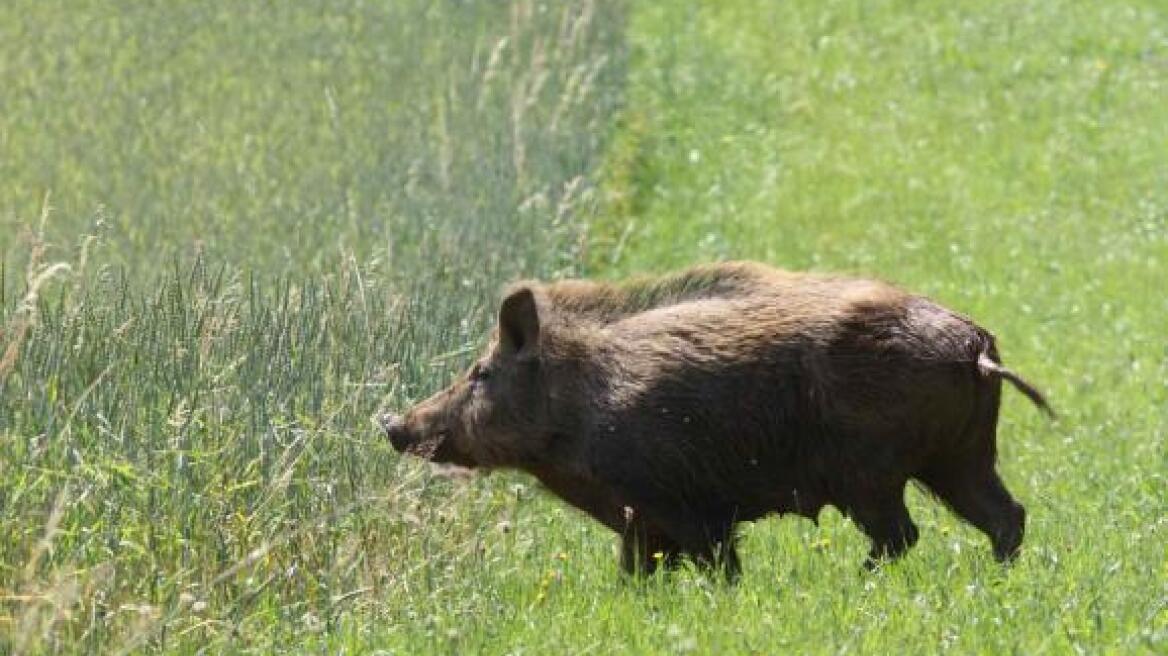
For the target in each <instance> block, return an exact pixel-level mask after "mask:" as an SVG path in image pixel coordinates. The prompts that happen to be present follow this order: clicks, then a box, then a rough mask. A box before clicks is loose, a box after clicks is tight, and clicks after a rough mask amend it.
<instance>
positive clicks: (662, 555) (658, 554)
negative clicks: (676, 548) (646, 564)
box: [653, 551, 665, 562]
mask: <svg viewBox="0 0 1168 656" xmlns="http://www.w3.org/2000/svg"><path fill="white" fill-rule="evenodd" d="M664 559H665V552H664V551H654V552H653V560H656V561H657V562H661V561H662V560H664Z"/></svg>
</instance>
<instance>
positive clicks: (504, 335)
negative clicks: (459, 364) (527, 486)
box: [381, 286, 571, 467]
mask: <svg viewBox="0 0 1168 656" xmlns="http://www.w3.org/2000/svg"><path fill="white" fill-rule="evenodd" d="M542 305H544V301H543V300H541V298H540V293H539V292H538V291H537V290H536V289H535V288H533V287H532V286H518V287H515V288H513V290H512V291H511V292H510V293H508V294H507V295H506V297H505V298H504V300H503V302H502V305H501V306H500V309H499V324H498V327H497V329H496V330H495V332H494V334H493V336H492V339H491V343H490V345H489V346H488V347H487V351H486V353H485V354H484V355H483V356H481V357H480V358H479V359H478V360H477V361H476V362H475V363H474V364H473V366H471V367H470V369H469V370H468V371H467V372H466V373H464V374H463V375H461V376H460V377H459V378H458V379H457V380H455V381H454V383H453V384H451V385H450V386H449V387H447V388H446V389H445V390H443V391H441V392H438V393H437V394H435V395H434V396H432V397H430V398H428V399H426V400H425V401H422V402H421V403H419V404H417V405H416V406H414V407H413V408H411V409H410V410H408V411H407V412H406V413H405V414H404V415H400V416H399V415H396V414H392V413H389V414H385V415H383V416H382V417H381V423H382V425H383V427H384V428H385V431H386V433H387V434H388V436H389V440H390V442H391V443H392V444H393V447H394V449H396V450H397V451H399V452H402V453H408V454H411V455H416V456H419V457H422V458H426V459H429V460H432V461H434V462H439V463H450V464H455V465H460V466H463V467H497V466H520V465H522V464H523V463H524V462H530V461H531V460H532V459H538V458H540V457H541V456H542V455H545V454H546V451H547V449H548V448H549V444H548V443H549V440H552V439H555V437H556V433H557V430H556V429H555V428H554V427H553V424H554V423H556V422H554V421H553V418H554V416H556V415H557V413H558V414H559V415H563V416H566V415H569V414H571V413H565V412H562V409H560V408H557V407H556V406H557V405H559V404H557V403H556V402H555V401H554V400H553V399H554V398H555V397H557V396H562V395H561V394H557V392H556V390H557V387H560V386H557V385H556V384H555V382H556V379H559V380H561V381H563V380H564V379H565V376H564V375H563V369H564V367H563V366H558V365H557V360H562V358H558V357H557V356H555V355H554V352H555V351H556V349H553V348H549V347H548V342H551V341H553V340H552V335H551V333H552V329H551V327H550V326H549V325H547V324H548V322H546V321H543V320H542V319H545V318H546V317H544V316H541V314H546V312H543V311H541V306H542ZM557 371H558V372H559V373H558V374H557V373H556V372H557ZM561 386H562V385H561Z"/></svg>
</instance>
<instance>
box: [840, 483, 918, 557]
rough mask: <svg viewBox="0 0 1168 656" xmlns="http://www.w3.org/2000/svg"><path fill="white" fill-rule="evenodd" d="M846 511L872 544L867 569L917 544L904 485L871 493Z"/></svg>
mask: <svg viewBox="0 0 1168 656" xmlns="http://www.w3.org/2000/svg"><path fill="white" fill-rule="evenodd" d="M857 496H859V495H857ZM846 512H847V514H848V515H849V516H850V517H851V518H852V520H853V521H855V522H856V523H857V524H859V525H860V528H861V529H863V531H864V533H866V534H867V535H868V539H869V540H871V541H872V549H871V551H869V552H868V559H867V560H866V561H865V562H864V567H865V568H867V569H874V568H876V567H877V566H878V565H879V563H880V562H881V561H884V560H895V559H897V558H899V557H901V556H902V555H904V553H905V552H906V551H908V550H909V549H910V548H912V546H913V545H914V544H916V542H917V537H918V536H919V532H918V531H917V526H916V524H914V523H913V521H912V517H910V516H909V514H908V508H906V507H905V505H904V483H900V484H899V485H893V486H890V487H889V488H888V489H885V490H880V491H870V493H869V494H865V495H863V497H862V498H857V499H856V500H855V501H854V502H853V503H850V504H848V505H847V507H846Z"/></svg>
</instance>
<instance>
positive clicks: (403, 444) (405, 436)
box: [381, 412, 413, 452]
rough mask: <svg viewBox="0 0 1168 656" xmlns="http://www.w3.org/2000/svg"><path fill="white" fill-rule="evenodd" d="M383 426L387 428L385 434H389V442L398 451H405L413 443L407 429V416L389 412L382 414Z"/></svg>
mask: <svg viewBox="0 0 1168 656" xmlns="http://www.w3.org/2000/svg"><path fill="white" fill-rule="evenodd" d="M381 426H382V428H384V429H385V434H386V435H387V436H389V443H390V444H392V445H393V448H394V449H395V450H397V451H398V452H403V451H405V450H406V449H408V448H410V446H411V445H412V444H413V440H412V439H411V438H410V432H409V430H407V429H406V419H405V417H402V416H401V415H395V414H393V413H392V412H387V413H385V414H383V415H381Z"/></svg>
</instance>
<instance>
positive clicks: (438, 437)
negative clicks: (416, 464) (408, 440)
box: [399, 430, 450, 460]
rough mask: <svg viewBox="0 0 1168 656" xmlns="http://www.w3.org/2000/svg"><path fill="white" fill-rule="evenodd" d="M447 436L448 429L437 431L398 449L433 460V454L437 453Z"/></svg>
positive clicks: (448, 436)
mask: <svg viewBox="0 0 1168 656" xmlns="http://www.w3.org/2000/svg"><path fill="white" fill-rule="evenodd" d="M449 438H450V431H448V430H443V431H438V432H436V433H434V435H433V436H431V437H429V438H426V439H422V440H418V441H417V442H414V443H412V444H407V445H405V448H402V449H399V451H401V452H402V453H408V454H409V455H411V456H416V457H418V458H421V459H423V460H435V456H436V455H437V454H438V449H439V448H440V447H441V446H442V445H443V443H445V442H446V440H447V439H449Z"/></svg>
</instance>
